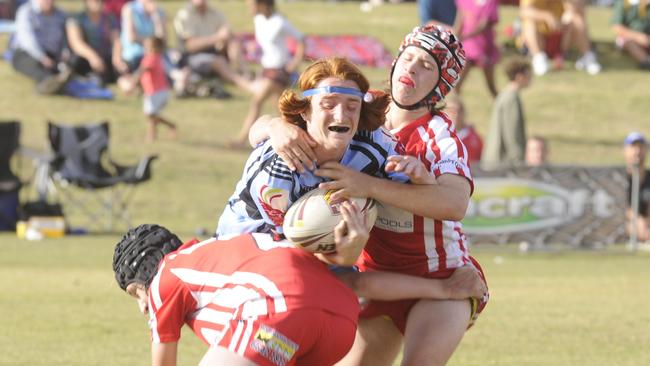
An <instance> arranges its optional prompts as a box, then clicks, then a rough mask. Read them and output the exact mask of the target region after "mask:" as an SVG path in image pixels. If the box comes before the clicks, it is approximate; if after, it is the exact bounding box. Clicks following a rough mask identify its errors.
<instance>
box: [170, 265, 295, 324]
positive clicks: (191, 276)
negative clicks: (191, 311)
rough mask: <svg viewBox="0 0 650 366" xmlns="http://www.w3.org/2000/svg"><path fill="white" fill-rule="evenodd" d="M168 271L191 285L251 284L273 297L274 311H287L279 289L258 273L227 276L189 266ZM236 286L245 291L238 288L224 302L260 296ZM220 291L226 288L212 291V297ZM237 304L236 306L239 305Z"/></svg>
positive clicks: (236, 273) (239, 273) (237, 273)
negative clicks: (235, 295) (236, 291)
mask: <svg viewBox="0 0 650 366" xmlns="http://www.w3.org/2000/svg"><path fill="white" fill-rule="evenodd" d="M170 271H171V272H172V273H173V274H174V275H175V276H177V277H178V278H179V279H181V281H183V282H185V283H188V284H193V285H200V286H201V285H209V286H211V287H224V286H225V285H250V286H253V287H255V288H257V289H260V290H262V291H263V292H264V293H265V294H266V295H267V296H269V297H271V298H273V303H274V306H275V311H276V312H279V313H281V312H284V311H287V304H286V301H285V300H284V296H283V295H282V292H280V289H278V287H277V286H276V285H275V283H273V282H272V281H271V280H269V279H268V278H266V277H264V276H262V275H260V274H257V273H251V272H235V273H233V274H232V275H231V276H227V275H223V274H220V273H213V272H203V271H197V270H194V269H191V268H173V269H171V270H170ZM236 288H240V289H242V290H245V291H244V292H241V290H239V292H238V293H236V294H237V295H238V296H237V297H228V298H227V299H223V301H224V302H228V303H231V304H235V303H237V302H239V304H242V303H243V302H244V301H249V300H252V299H255V298H260V294H259V293H258V292H257V291H255V290H252V289H247V288H245V287H240V286H238V287H236ZM228 290H230V289H228ZM233 290H234V289H233ZM222 291H226V289H222V290H219V291H217V293H216V294H215V293H213V294H212V298H213V299H215V298H216V297H217V296H218V297H222V296H220V295H219V293H220V292H222ZM197 294H198V293H197ZM233 295H234V294H233ZM239 296H241V297H239ZM239 304H238V305H237V306H239ZM199 306H202V302H201V301H200V302H199ZM234 307H236V306H234Z"/></svg>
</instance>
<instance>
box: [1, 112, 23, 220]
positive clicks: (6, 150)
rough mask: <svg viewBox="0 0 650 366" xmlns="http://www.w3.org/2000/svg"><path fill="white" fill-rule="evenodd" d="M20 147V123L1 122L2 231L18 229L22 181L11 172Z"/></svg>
mask: <svg viewBox="0 0 650 366" xmlns="http://www.w3.org/2000/svg"><path fill="white" fill-rule="evenodd" d="M19 146H20V122H18V121H2V122H0V229H8V230H13V229H15V227H16V220H17V215H18V214H17V210H16V208H17V207H18V191H19V190H20V187H21V186H22V183H21V181H20V179H19V178H18V177H17V176H16V175H15V174H14V173H13V171H12V170H11V158H12V156H13V155H14V153H15V152H16V151H17V150H18V147H19Z"/></svg>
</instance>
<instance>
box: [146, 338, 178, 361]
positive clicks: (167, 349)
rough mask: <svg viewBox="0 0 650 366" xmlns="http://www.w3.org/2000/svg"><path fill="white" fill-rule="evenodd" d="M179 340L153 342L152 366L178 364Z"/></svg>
mask: <svg viewBox="0 0 650 366" xmlns="http://www.w3.org/2000/svg"><path fill="white" fill-rule="evenodd" d="M177 349H178V342H165V343H151V365H152V366H176V350H177Z"/></svg>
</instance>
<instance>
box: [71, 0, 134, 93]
mask: <svg viewBox="0 0 650 366" xmlns="http://www.w3.org/2000/svg"><path fill="white" fill-rule="evenodd" d="M84 4H85V7H86V9H85V10H84V11H82V12H81V13H79V14H77V15H75V16H72V17H70V18H68V21H67V24H66V30H67V34H68V43H69V44H70V49H71V50H72V52H73V56H72V61H71V63H72V67H73V68H74V71H75V72H76V73H77V74H80V75H85V76H88V75H90V74H94V76H97V77H98V78H99V79H100V80H101V81H102V83H103V84H109V83H113V82H115V81H116V80H117V75H118V72H119V73H122V74H124V73H127V72H128V66H127V65H126V63H125V62H124V61H123V60H122V58H121V57H120V54H119V47H118V45H117V42H119V31H118V25H117V21H116V20H115V18H114V17H113V16H112V15H110V14H106V13H103V12H102V0H84Z"/></svg>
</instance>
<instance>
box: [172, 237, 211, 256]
mask: <svg viewBox="0 0 650 366" xmlns="http://www.w3.org/2000/svg"><path fill="white" fill-rule="evenodd" d="M215 241H217V239H216V238H210V239H206V240H204V241H202V242H199V243H196V244H193V245H191V246H189V247H187V248H184V249H182V250H179V251H178V252H176V254H175V255H174V257H175V256H176V255H180V254H190V253H192V252H193V251H195V250H197V249H199V248H201V247H202V246H205V245H208V244H212V243H214V242H215ZM174 257H172V256H170V259H173V258H174Z"/></svg>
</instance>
